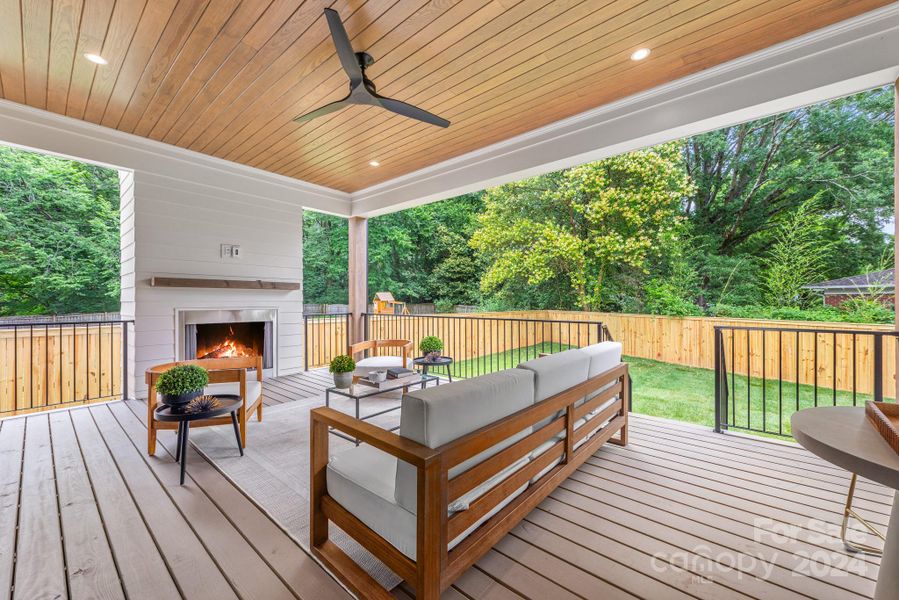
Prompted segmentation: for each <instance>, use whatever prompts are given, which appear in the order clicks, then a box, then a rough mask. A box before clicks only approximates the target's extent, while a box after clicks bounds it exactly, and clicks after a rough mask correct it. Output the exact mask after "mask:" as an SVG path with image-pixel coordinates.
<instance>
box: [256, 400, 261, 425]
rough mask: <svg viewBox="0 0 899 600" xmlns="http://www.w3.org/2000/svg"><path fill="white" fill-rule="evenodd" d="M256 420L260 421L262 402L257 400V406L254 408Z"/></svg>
mask: <svg viewBox="0 0 899 600" xmlns="http://www.w3.org/2000/svg"><path fill="white" fill-rule="evenodd" d="M256 420H257V421H260V422H261V421H262V400H261V399H260V400H259V406H257V407H256Z"/></svg>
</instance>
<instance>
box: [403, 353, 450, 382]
mask: <svg viewBox="0 0 899 600" xmlns="http://www.w3.org/2000/svg"><path fill="white" fill-rule="evenodd" d="M412 364H413V365H415V366H416V367H421V372H422V374H423V375H427V374H428V369H429V368H430V367H445V368H446V376H447V377H448V378H449V380H450V383H452V382H453V374H452V371H451V369H450V366H451V365H452V364H453V359H452V357H450V356H441V357H440V358H438V359H436V360H430V359H427V358H425V357H424V356H422V357H420V358H416V359H413V360H412Z"/></svg>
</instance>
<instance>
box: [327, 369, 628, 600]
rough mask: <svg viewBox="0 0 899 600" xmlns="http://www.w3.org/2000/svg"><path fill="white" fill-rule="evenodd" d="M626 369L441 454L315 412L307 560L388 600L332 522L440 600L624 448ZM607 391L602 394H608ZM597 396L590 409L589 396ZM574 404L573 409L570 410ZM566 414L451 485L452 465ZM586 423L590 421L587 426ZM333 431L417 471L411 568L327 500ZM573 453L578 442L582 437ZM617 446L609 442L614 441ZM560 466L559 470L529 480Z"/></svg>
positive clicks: (359, 591)
mask: <svg viewBox="0 0 899 600" xmlns="http://www.w3.org/2000/svg"><path fill="white" fill-rule="evenodd" d="M627 380H628V371H627V364H626V363H620V364H618V365H617V366H616V367H614V368H612V369H610V370H608V371H606V372H604V373H600V374H599V375H597V376H595V377H593V378H591V379H588V380H586V381H584V382H583V383H580V384H578V385H576V386H574V387H571V388H569V389H567V390H565V391H563V392H560V393H558V394H556V395H555V396H552V397H550V398H547V399H545V400H543V401H541V402H537V403H535V404H533V405H532V406H530V407H528V408H526V409H523V410H520V411H518V412H516V413H513V414H512V415H510V416H508V417H506V418H504V419H501V420H500V421H498V422H495V423H492V424H490V425H487V426H485V427H482V428H480V429H478V430H476V431H473V432H471V433H469V434H467V435H465V436H463V437H461V438H458V439H456V440H454V441H452V442H450V443H448V444H445V445H443V446H441V447H439V448H429V447H427V446H425V445H423V444H419V443H417V442H414V441H412V440H409V439H407V438H403V437H401V436H399V435H397V434H395V433H392V432H389V431H386V430H384V429H381V428H379V427H376V426H374V425H371V424H370V423H367V422H363V421H359V420H356V419H354V418H352V417H350V416H348V415H346V414H343V413H341V412H338V411H336V410H333V409H330V408H316V409H314V410H312V411H311V486H310V487H311V510H310V516H311V527H310V536H311V540H310V541H311V547H312V552H313V554H315V556H317V557H318V558H319V559H320V560H321V561H322V562H323V563H324V564H325V565H326V566H327V567H328V568H329V569H331V570H332V571H333V572H334V573H335V574H336V575H337V576H338V577H339V578H340V579H341V580H342V581H343V582H344V584H346V585H347V587H348V588H349V589H350V590H351V591H353V592H354V593H355V594H356V595H358V596H359V597H361V598H369V599H379V600H380V599H384V600H386V599H387V598H393V596H391V595H390V594H389V593H388V592H387V591H386V590H385V589H384V588H383V587H382V586H381V585H379V584H378V583H377V582H376V581H375V580H374V579H373V578H372V577H371V576H370V575H368V573H366V572H365V571H364V570H363V569H362V568H361V567H360V566H359V565H357V564H356V563H355V562H353V560H352V559H351V558H350V557H349V556H347V555H346V554H345V553H344V552H343V551H342V550H341V549H340V548H338V547H337V546H336V545H335V544H334V543H333V542H332V541H331V540H330V539H329V537H328V525H329V522H333V523H334V524H335V525H337V526H338V527H340V528H341V529H342V530H343V531H344V532H346V533H347V534H348V535H350V536H351V537H353V538H354V539H355V540H356V541H358V542H359V543H360V544H361V545H362V546H364V547H365V548H366V549H367V550H368V551H369V552H371V553H372V554H373V555H374V556H375V557H377V558H378V559H380V560H381V561H382V562H383V563H384V564H385V565H387V566H388V567H389V568H390V569H392V570H393V571H394V572H395V573H396V574H397V575H399V576H400V577H402V578H403V579H405V580H406V582H407V583H408V584H409V585H411V586H412V587H413V588H414V589H415V595H416V598H417V599H418V600H436V599H437V598H439V597H440V594H441V592H442V591H443V590H445V589H446V588H447V587H449V586H450V585H451V584H452V583H453V582H454V581H455V580H456V579H457V578H458V577H459V576H460V575H462V573H464V572H465V571H466V570H467V569H468V568H469V567H471V565H473V564H474V563H475V562H476V561H477V560H478V559H479V558H480V557H481V556H483V555H484V554H485V553H486V552H487V551H488V550H490V548H492V547H493V546H494V545H495V544H496V543H497V542H498V541H499V540H500V539H501V538H502V537H503V536H505V535H506V534H507V533H508V532H509V531H510V530H512V529H513V528H514V527H515V526H516V525H517V524H518V522H519V521H521V519H522V518H524V517H525V516H526V515H527V514H528V513H529V512H530V511H531V510H533V509H534V508H535V507H536V506H537V505H538V504H539V503H540V502H541V501H543V499H544V498H546V497H547V496H548V495H549V494H550V493H551V492H552V491H553V490H554V489H555V488H556V487H557V486H558V485H559V484H560V483H561V482H562V481H564V480H565V479H567V478H568V477H569V476H570V475H571V473H572V472H574V471H575V470H576V469H577V468H578V467H579V466H580V465H581V464H582V463H583V462H584V461H585V460H586V459H587V458H588V457H589V456H591V455H592V454H594V453H595V452H596V451H597V450H598V449H599V448H600V446H602V445H603V444H604V443H605V442H607V441H609V442H612V443H615V444H619V445H625V444H626V443H627V414H628V394H629V389H628V385H627ZM609 384H612V385H611V386H610V387H608V388H607V389H603V388H604V387H605V386H608V385H609ZM597 390H602V391H600V392H599V393H598V394H597V395H596V396H594V397H592V398H590V399H589V400H587V401H586V402H582V403H581V402H579V401H582V400H583V399H584V398H585V397H589V396H590V395H591V394H593V393H596V392H597ZM612 398H615V401H614V402H613V403H611V404H610V405H609V406H607V407H605V408H604V409H603V410H602V412H601V413H599V414H597V415H595V416H594V417H593V419H597V420H596V421H595V422H596V423H603V422H606V421H608V422H607V423H606V424H605V425H604V426H603V427H601V428H600V429H598V430H596V429H593V428H592V427H587V426H582V427H579V428H578V429H577V430H575V429H574V424H575V423H576V422H577V421H578V419H580V418H581V417H583V416H585V415H587V414H588V413H591V412H592V411H595V410H596V409H597V408H599V407H601V406H603V405H604V404H606V403H607V402H609V400H610V399H612ZM576 404H577V405H576ZM560 411H563V413H564V414H562V415H561V416H558V417H556V418H554V419H552V420H551V421H550V422H549V423H548V424H546V425H544V426H542V427H540V428H539V429H534V431H533V432H532V433H530V434H529V435H527V436H525V437H523V438H521V439H519V440H518V441H516V442H515V443H513V444H512V445H510V446H508V447H506V448H505V449H503V450H501V451H499V452H498V453H496V454H495V455H493V456H491V457H490V458H488V459H487V460H484V461H483V462H481V463H479V464H477V465H476V466H474V467H472V468H471V469H468V470H467V471H464V472H463V473H461V474H459V475H457V476H455V477H453V478H451V479H450V478H449V475H448V473H449V471H450V469H452V468H453V467H454V466H456V465H458V464H461V463H463V462H464V461H466V460H468V459H470V458H472V457H474V456H476V455H478V454H480V453H481V452H483V451H485V450H487V449H488V448H491V447H492V446H494V445H495V444H497V443H499V442H500V441H502V440H504V439H507V438H509V437H511V436H513V435H514V434H516V433H517V432H520V431H522V430H524V429H526V428H527V427H529V426H534V425H537V424H539V423H540V422H541V421H544V420H546V419H548V418H551V417H554V416H555V415H557V414H558V413H559V412H560ZM591 420H592V419H591ZM329 428H334V429H335V430H339V431H342V432H343V433H346V434H347V435H350V436H353V437H355V438H357V439H358V440H360V442H361V443H364V444H371V445H372V446H374V447H375V448H377V449H379V450H381V451H383V452H386V453H388V454H391V455H392V456H395V457H396V458H398V459H399V460H402V461H405V462H407V463H409V464H411V465H413V466H414V467H415V468H416V470H417V472H418V478H417V498H418V510H417V515H416V519H417V531H416V560H414V561H413V560H411V559H410V558H409V557H407V556H406V555H404V554H403V553H402V552H400V551H399V550H397V549H396V548H395V547H394V546H393V545H391V544H390V543H389V542H388V541H387V540H385V539H384V538H383V537H381V536H380V535H379V534H378V533H376V532H375V531H373V530H372V529H370V528H369V527H368V526H366V525H365V524H364V523H362V521H360V520H359V519H358V518H356V517H355V516H354V515H353V514H351V513H350V512H349V511H347V510H346V509H345V508H344V507H342V506H341V505H340V504H338V503H337V502H336V501H335V500H334V499H333V498H332V497H330V496H329V495H328V490H327V479H326V469H327V466H328V458H329V456H328V454H329V452H328V451H329V448H328V441H329V440H328V437H329V436H328V432H329ZM563 432H565V433H566V435H565V437H564V439H559V440H558V441H557V442H556V443H555V444H553V445H552V446H551V447H550V448H549V450H547V451H545V452H543V453H542V454H540V455H539V456H537V457H536V458H534V459H532V460H530V461H529V462H527V463H525V464H524V465H523V466H521V467H520V468H519V469H518V470H517V471H514V472H513V474H512V475H510V476H509V477H507V478H506V479H504V480H503V481H502V482H501V483H499V484H498V485H496V487H494V488H492V489H491V490H490V491H489V492H487V493H485V494H484V495H483V496H481V497H480V498H478V499H477V500H475V501H474V502H472V504H471V506H470V508H469V509H468V510H465V511H462V512H457V513H454V514H452V515H448V514H447V512H448V511H447V507H448V506H449V503H450V502H452V501H453V500H455V499H457V498H459V497H460V496H462V495H463V494H465V493H466V492H468V491H469V490H471V489H473V488H475V487H476V486H478V485H479V484H482V483H484V482H485V481H487V480H488V479H490V478H491V477H492V476H494V475H496V474H497V473H499V472H500V471H502V470H503V469H506V468H507V467H509V466H510V465H513V464H514V463H516V462H517V461H519V460H520V459H522V457H525V456H528V455H529V454H530V453H532V452H533V451H534V450H535V449H536V448H538V447H539V446H541V445H543V444H544V443H546V442H547V441H550V440H552V439H553V438H555V437H556V436H558V435H559V434H561V433H563ZM591 432H594V433H593V434H592V436H589V439H587V441H586V442H584V443H582V444H581V445H580V446H579V447H577V448H576V449H575V448H574V446H575V445H577V444H578V442H580V441H581V440H582V439H583V438H586V437H588V434H590V433H591ZM616 433H617V434H618V435H617V437H616V438H613V437H612V436H614V435H615V434H616ZM560 458H561V462H560V463H559V464H558V465H556V466H555V467H553V468H552V469H550V470H548V471H547V472H546V473H544V474H543V475H542V476H541V477H540V478H539V479H537V480H533V479H534V477H535V476H537V475H538V474H539V473H541V472H542V471H544V470H545V469H547V467H549V466H550V465H552V464H553V463H554V462H556V461H557V460H559V459H560ZM529 481H531V483H530V485H529V486H528V487H527V489H526V490H525V491H524V492H523V493H521V494H520V495H518V496H517V497H516V498H515V499H514V500H512V502H511V503H509V504H508V505H506V506H505V507H504V508H503V509H502V510H500V511H499V512H497V513H496V514H495V515H493V516H492V517H490V518H489V519H488V520H486V521H485V522H484V523H483V524H481V526H480V527H478V528H477V529H476V530H475V531H474V532H472V533H471V534H470V535H469V536H468V537H466V538H465V539H464V540H463V541H462V542H461V543H459V544H458V545H457V546H456V547H454V548H453V549H452V550H449V551H448V550H447V548H448V545H447V542H448V540H452V539H454V538H456V536H458V535H459V534H460V533H462V532H464V531H465V530H466V529H468V528H469V527H470V526H471V525H472V524H474V523H476V522H477V521H478V520H479V519H480V518H481V517H483V516H484V515H486V514H487V513H489V512H490V511H491V510H492V509H494V508H495V507H496V506H497V505H498V504H500V503H501V502H502V501H503V500H504V499H506V498H507V497H508V496H509V495H510V494H512V493H513V492H514V491H515V490H517V489H518V488H520V487H521V486H522V485H525V484H527V482H529Z"/></svg>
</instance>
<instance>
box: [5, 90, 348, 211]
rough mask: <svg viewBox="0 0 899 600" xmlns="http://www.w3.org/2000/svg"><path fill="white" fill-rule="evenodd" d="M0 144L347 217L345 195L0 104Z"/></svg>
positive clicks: (210, 157)
mask: <svg viewBox="0 0 899 600" xmlns="http://www.w3.org/2000/svg"><path fill="white" fill-rule="evenodd" d="M0 143H3V144H8V145H12V146H17V147H21V148H25V149H28V150H35V151H38V152H44V153H49V154H56V155H59V156H63V157H66V158H73V159H75V160H81V161H87V162H93V163H97V164H101V165H104V166H109V167H113V168H116V169H126V170H132V171H137V172H144V173H154V174H158V175H163V176H165V177H167V178H169V179H170V180H173V181H175V182H178V181H180V182H182V183H183V184H184V185H185V186H190V187H193V188H197V187H204V186H205V187H207V188H209V190H210V191H211V192H212V193H221V190H222V189H223V188H225V189H227V190H229V192H232V193H233V194H235V195H243V196H245V197H247V198H250V199H252V198H253V197H256V196H259V195H264V196H265V197H266V198H268V199H270V200H273V201H276V202H281V203H283V204H285V206H289V207H296V208H309V209H314V210H318V211H321V212H327V213H331V214H335V215H339V216H349V214H350V200H351V198H350V195H349V194H347V193H346V192H341V191H339V190H334V189H331V188H327V187H323V186H320V185H315V184H312V183H307V182H305V181H300V180H298V179H293V178H290V177H285V176H283V175H277V174H274V173H269V172H267V171H263V170H261V169H255V168H253V167H248V166H245V165H241V164H238V163H234V162H231V161H227V160H223V159H220V158H216V157H214V156H208V155H205V154H201V153H199V152H194V151H192V150H185V149H183V148H179V147H177V146H172V145H170V144H166V143H163V142H158V141H156V140H150V139H147V138H143V137H140V136H136V135H132V134H130V133H124V132H121V131H116V130H115V129H110V128H107V127H101V126H99V125H95V124H93V123H88V122H85V121H81V120H78V119H73V118H71V117H65V116H62V115H57V114H54V113H51V112H47V111H44V110H40V109H36V108H32V107H29V106H23V105H21V104H16V103H14V102H9V101H7V100H0ZM197 167H203V168H197ZM204 178H205V179H204Z"/></svg>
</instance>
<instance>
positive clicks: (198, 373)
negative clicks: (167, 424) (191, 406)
mask: <svg viewBox="0 0 899 600" xmlns="http://www.w3.org/2000/svg"><path fill="white" fill-rule="evenodd" d="M208 384H209V373H208V372H207V371H206V369H204V368H203V367H199V366H197V365H178V366H177V367H172V368H171V369H169V370H168V371H166V372H165V373H163V374H162V375H160V376H159V379H157V380H156V391H157V392H159V393H160V394H161V395H162V403H163V404H166V405H168V406H176V407H177V406H182V405H184V404H187V403H188V402H190V401H191V400H193V399H194V398H196V397H197V396H199V395H201V394H202V393H203V388H205V387H206V386H207V385H208Z"/></svg>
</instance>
